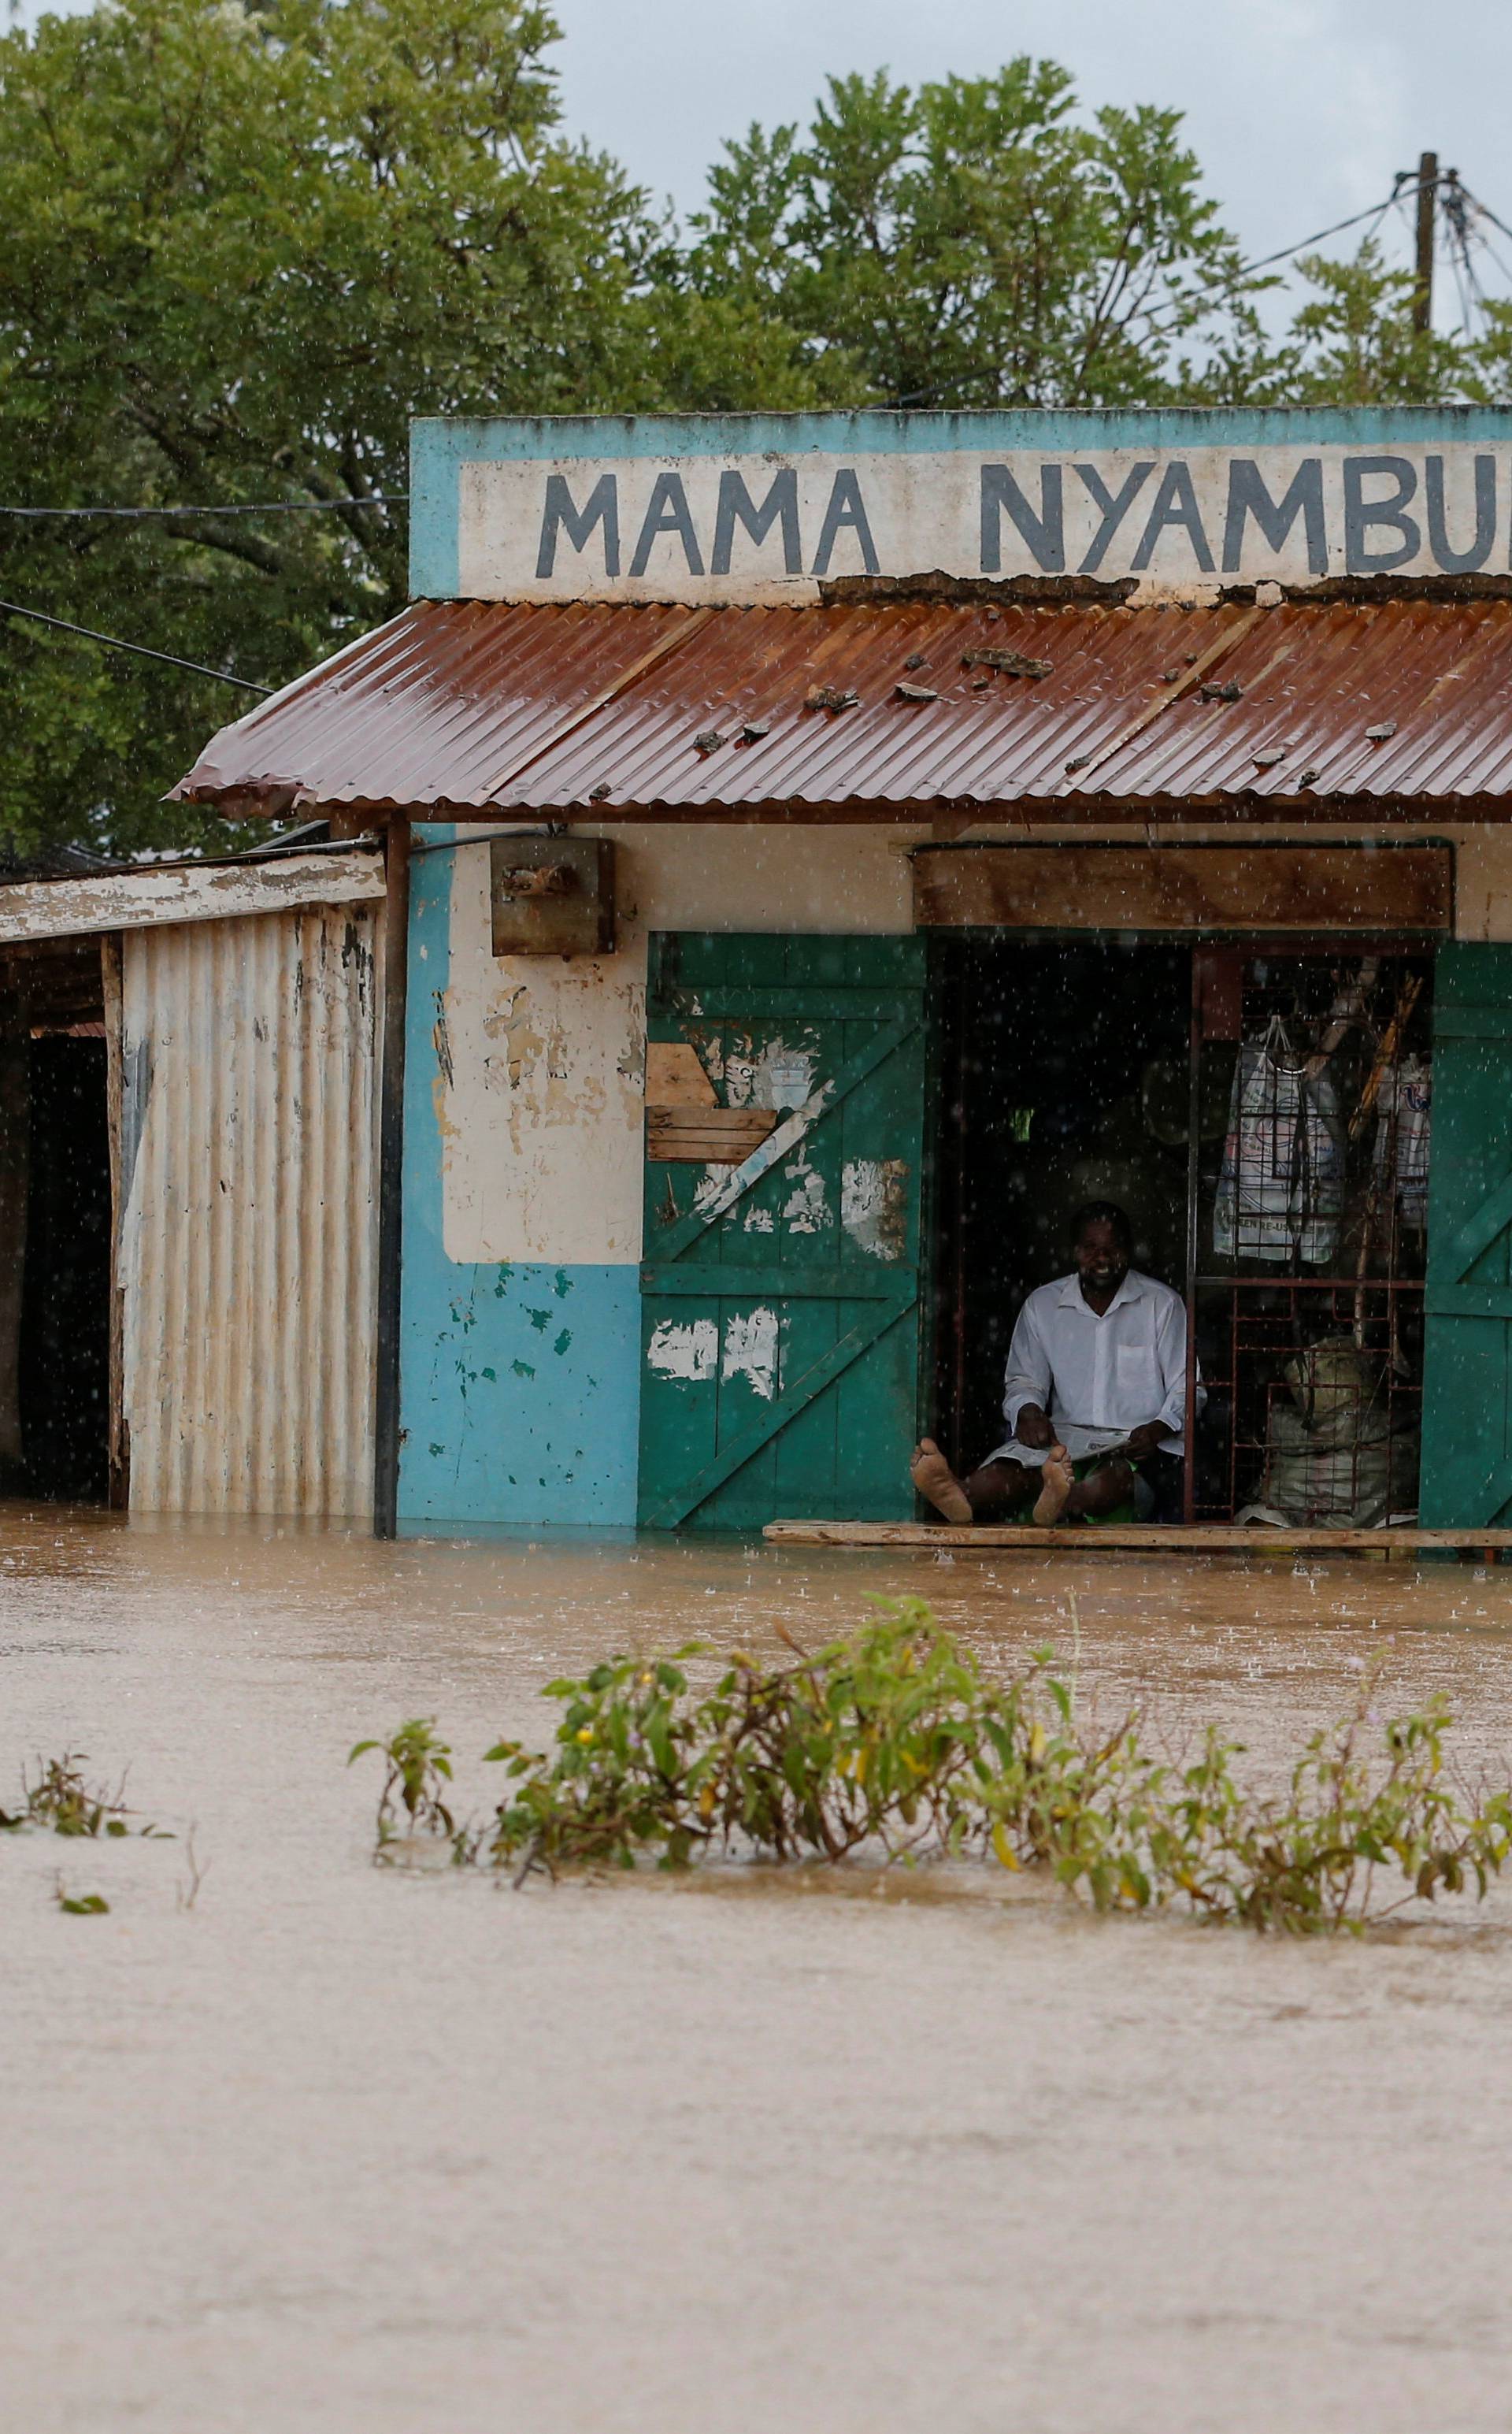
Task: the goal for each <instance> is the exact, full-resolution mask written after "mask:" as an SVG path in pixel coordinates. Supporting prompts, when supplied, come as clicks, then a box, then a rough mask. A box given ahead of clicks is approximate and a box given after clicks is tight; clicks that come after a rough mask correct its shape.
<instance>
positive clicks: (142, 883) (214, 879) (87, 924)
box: [0, 853, 383, 944]
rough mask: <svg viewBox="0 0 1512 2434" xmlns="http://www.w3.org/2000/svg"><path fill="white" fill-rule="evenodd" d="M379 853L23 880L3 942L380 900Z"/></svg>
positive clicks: (16, 887) (2, 909)
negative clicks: (307, 905)
mask: <svg viewBox="0 0 1512 2434" xmlns="http://www.w3.org/2000/svg"><path fill="white" fill-rule="evenodd" d="M382 893H383V859H382V854H379V853H300V854H290V855H288V856H287V858H286V859H282V860H280V861H277V862H237V863H201V864H198V865H194V864H180V865H178V866H176V867H175V868H173V869H171V870H162V869H157V870H153V869H143V870H120V871H112V872H111V873H110V876H109V877H108V878H104V879H52V880H45V879H39V880H17V881H14V882H12V883H10V884H9V885H0V943H6V944H8V943H9V942H10V941H12V940H19V939H30V938H75V937H89V936H92V935H95V934H98V933H100V932H102V931H107V930H141V929H145V928H147V927H148V926H149V925H150V924H151V923H153V922H155V921H227V920H230V919H231V918H233V917H235V916H236V915H238V914H249V913H285V912H287V911H288V910H289V909H290V907H291V906H297V905H301V904H363V903H376V902H377V901H378V900H379V899H380V898H381V897H382Z"/></svg>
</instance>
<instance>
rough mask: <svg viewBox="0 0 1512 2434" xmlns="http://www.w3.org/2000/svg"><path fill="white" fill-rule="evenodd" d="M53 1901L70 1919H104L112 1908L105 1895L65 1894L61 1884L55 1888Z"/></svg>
mask: <svg viewBox="0 0 1512 2434" xmlns="http://www.w3.org/2000/svg"><path fill="white" fill-rule="evenodd" d="M53 1899H54V1901H55V1902H56V1903H57V1904H58V1907H59V1910H61V1911H67V1912H68V1915H69V1917H70V1918H104V1917H105V1916H107V1915H108V1913H109V1911H110V1903H109V1902H108V1901H107V1900H106V1898H105V1895H104V1894H70V1893H65V1892H64V1890H63V1888H62V1886H61V1884H58V1885H55V1886H54V1888H53Z"/></svg>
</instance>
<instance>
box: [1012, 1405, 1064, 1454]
mask: <svg viewBox="0 0 1512 2434" xmlns="http://www.w3.org/2000/svg"><path fill="white" fill-rule="evenodd" d="M1013 1434H1014V1435H1015V1436H1016V1437H1017V1439H1018V1441H1019V1443H1020V1445H1023V1446H1031V1447H1032V1448H1033V1449H1034V1450H1035V1452H1036V1453H1039V1452H1042V1451H1043V1450H1044V1448H1045V1447H1046V1446H1053V1445H1054V1443H1055V1431H1054V1429H1052V1428H1051V1426H1050V1423H1049V1421H1048V1420H1047V1419H1046V1418H1045V1414H1044V1413H1043V1412H1042V1411H1041V1409H1040V1407H1039V1405H1038V1403H1026V1404H1025V1406H1024V1409H1023V1410H1022V1411H1021V1412H1020V1414H1019V1415H1018V1420H1017V1423H1016V1425H1015V1427H1014V1430H1013Z"/></svg>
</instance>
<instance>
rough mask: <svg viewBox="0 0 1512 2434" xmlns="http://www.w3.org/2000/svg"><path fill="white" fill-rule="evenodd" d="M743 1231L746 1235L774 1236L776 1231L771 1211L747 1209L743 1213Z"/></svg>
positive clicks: (767, 1209) (768, 1209) (766, 1209)
mask: <svg viewBox="0 0 1512 2434" xmlns="http://www.w3.org/2000/svg"><path fill="white" fill-rule="evenodd" d="M745 1230H746V1232H747V1233H748V1234H774V1233H775V1232H776V1230H777V1227H776V1220H775V1219H774V1218H773V1214H772V1211H771V1209H770V1208H748V1209H747V1210H746V1212H745Z"/></svg>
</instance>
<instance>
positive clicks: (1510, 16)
mask: <svg viewBox="0 0 1512 2434" xmlns="http://www.w3.org/2000/svg"><path fill="white" fill-rule="evenodd" d="M552 5H553V7H554V9H555V12H556V15H557V17H558V18H559V20H560V22H561V25H562V27H563V30H564V34H565V36H566V39H565V41H564V42H563V43H561V45H560V46H559V47H558V49H557V51H556V54H555V57H556V60H557V65H558V72H559V75H560V78H561V88H562V97H563V100H564V103H565V105H566V110H567V116H568V121H569V125H570V126H571V127H572V128H573V129H576V130H578V131H580V132H582V133H583V134H585V135H587V136H588V137H590V138H591V139H592V140H593V142H594V143H596V144H598V145H602V146H604V147H605V148H606V149H608V150H610V151H612V152H614V153H616V154H618V156H619V157H620V159H621V160H622V161H623V162H624V163H625V164H626V166H627V167H629V168H630V169H632V170H633V171H634V172H635V174H636V176H637V178H639V179H641V180H644V181H645V182H646V183H648V184H650V185H651V186H652V187H653V188H654V189H655V191H656V192H658V193H666V194H671V196H673V197H675V199H676V200H677V202H678V203H679V204H680V205H682V206H683V207H684V208H685V209H688V208H694V207H696V205H697V203H698V201H699V199H700V196H701V192H702V186H703V175H704V170H705V165H706V163H708V161H709V160H710V159H711V158H713V157H714V155H715V154H716V153H717V151H718V149H719V146H720V143H721V141H722V139H723V138H724V137H726V136H729V135H735V134H739V133H742V132H743V131H744V129H745V128H746V127H747V126H748V125H749V123H750V121H751V120H752V119H753V118H758V119H761V120H763V121H764V122H767V123H772V122H775V121H778V120H783V119H792V118H796V119H802V118H803V117H805V116H806V115H807V110H808V106H809V104H810V102H811V100H812V98H813V96H814V94H816V93H817V92H818V91H819V90H820V89H821V87H822V85H823V82H824V77H826V76H829V75H834V74H837V73H840V72H843V71H845V70H847V69H855V68H859V69H863V70H873V69H875V68H878V67H884V66H885V67H888V68H891V69H892V72H893V73H894V75H896V76H898V77H902V78H903V79H905V80H906V81H909V82H915V81H917V80H919V79H920V78H923V77H939V76H943V75H948V74H950V73H951V72H954V73H956V74H958V75H962V76H978V75H981V74H983V73H984V72H986V71H988V70H990V69H993V68H994V67H996V66H998V65H999V64H1000V63H1001V62H1002V61H1003V60H1006V59H1010V58H1011V57H1012V56H1013V55H1014V53H1015V52H1018V51H1032V52H1035V53H1037V54H1040V55H1042V56H1046V57H1049V58H1051V59H1056V60H1061V61H1062V64H1063V65H1064V66H1066V67H1068V68H1069V69H1071V71H1072V73H1073V74H1074V76H1075V77H1076V78H1077V81H1078V84H1079V88H1080V91H1081V93H1082V94H1083V96H1084V97H1085V99H1086V100H1087V101H1088V102H1089V103H1093V104H1096V103H1097V102H1103V101H1115V102H1120V103H1125V104H1130V103H1134V102H1154V103H1158V104H1160V105H1162V106H1164V107H1167V108H1175V109H1178V110H1181V111H1184V112H1185V114H1186V127H1187V135H1188V140H1189V142H1190V143H1191V145H1192V146H1193V148H1194V149H1195V150H1196V152H1197V153H1198V157H1199V159H1200V160H1201V162H1202V163H1203V165H1204V167H1205V169H1206V171H1207V174H1208V178H1209V180H1210V183H1211V187H1212V191H1213V192H1214V194H1215V197H1216V198H1217V199H1218V201H1219V203H1220V204H1221V206H1222V208H1223V211H1224V213H1225V214H1226V216H1227V218H1228V221H1229V224H1230V226H1231V227H1232V228H1233V229H1234V231H1236V233H1237V235H1238V236H1239V238H1240V241H1241V243H1242V244H1243V245H1244V246H1245V248H1246V249H1247V251H1248V252H1249V254H1250V255H1251V257H1253V256H1255V255H1258V254H1263V253H1269V252H1270V251H1272V250H1273V249H1275V248H1277V247H1280V246H1283V245H1288V244H1290V243H1292V242H1293V241H1294V240H1295V239H1296V238H1298V237H1301V236H1305V235H1307V234H1308V233H1309V232H1310V231H1313V230H1314V229H1318V228H1322V227H1323V226H1325V225H1326V224H1327V223H1328V222H1330V221H1333V220H1337V219H1341V218H1343V217H1344V216H1345V215H1346V214H1348V213H1350V212H1356V211H1361V210H1363V209H1365V207H1366V206H1367V205H1368V204H1372V203H1374V202H1376V201H1378V200H1379V199H1381V198H1382V197H1384V196H1385V195H1386V194H1387V193H1389V191H1390V187H1391V180H1392V176H1393V173H1394V172H1395V171H1396V170H1398V169H1406V168H1412V169H1414V170H1415V169H1416V166H1417V162H1418V156H1419V153H1420V152H1422V151H1424V150H1436V152H1437V153H1438V155H1439V159H1440V162H1441V163H1442V164H1443V165H1444V166H1445V167H1453V168H1457V169H1458V170H1459V171H1460V173H1461V175H1462V177H1463V178H1464V179H1465V181H1466V183H1467V184H1468V185H1469V186H1470V188H1471V190H1472V191H1473V192H1475V193H1477V194H1478V195H1480V196H1481V197H1482V198H1483V199H1484V200H1485V201H1486V202H1487V203H1488V204H1489V205H1490V206H1491V208H1492V210H1493V211H1495V212H1497V213H1498V214H1500V216H1501V217H1502V218H1503V219H1504V220H1506V221H1507V223H1508V224H1509V226H1512V150H1509V147H1508V144H1507V131H1506V130H1507V110H1508V98H1509V95H1512V0H1453V5H1443V0H1440V5H1438V6H1436V7H1435V6H1425V5H1424V0H1205V5H1201V4H1200V0H1186V5H1184V6H1181V7H1174V6H1172V5H1170V0H552ZM1392 228H1393V223H1392V222H1388V223H1387V228H1386V229H1385V230H1384V231H1383V235H1385V234H1387V233H1388V231H1391V230H1392ZM1394 232H1395V233H1394V241H1395V247H1396V249H1397V250H1398V251H1399V252H1401V253H1402V254H1404V253H1405V250H1406V247H1407V243H1408V239H1407V233H1406V231H1405V228H1404V227H1403V226H1402V222H1401V221H1400V220H1396V221H1395V222H1394ZM1489 234H1490V237H1491V242H1492V244H1493V245H1494V246H1495V248H1496V249H1497V250H1498V251H1499V252H1500V253H1501V255H1502V258H1503V260H1504V263H1505V264H1506V265H1507V270H1506V272H1503V271H1502V270H1500V269H1499V268H1498V267H1497V266H1495V264H1494V263H1492V262H1491V261H1490V260H1489V258H1483V260H1482V262H1481V272H1482V277H1483V279H1484V282H1485V284H1486V286H1487V290H1488V291H1489V292H1491V293H1494V294H1497V295H1507V294H1512V240H1509V239H1507V238H1504V237H1503V236H1501V235H1499V234H1498V233H1497V232H1496V231H1494V230H1493V231H1489ZM1352 241H1353V240H1352V239H1341V240H1340V241H1339V242H1340V244H1341V246H1346V245H1349V244H1351V243H1352ZM1439 289H1440V300H1441V304H1440V311H1439V314H1438V316H1437V317H1438V318H1439V319H1440V321H1450V322H1453V320H1455V319H1457V317H1458V309H1459V308H1458V301H1457V298H1456V296H1455V291H1454V286H1453V280H1452V279H1450V278H1448V277H1447V276H1445V277H1441V278H1440V281H1439Z"/></svg>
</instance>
